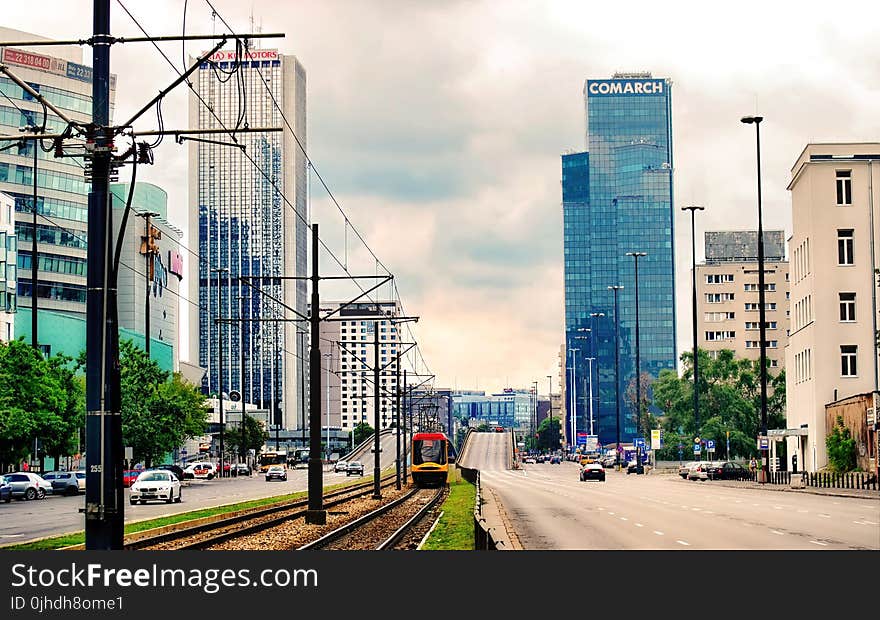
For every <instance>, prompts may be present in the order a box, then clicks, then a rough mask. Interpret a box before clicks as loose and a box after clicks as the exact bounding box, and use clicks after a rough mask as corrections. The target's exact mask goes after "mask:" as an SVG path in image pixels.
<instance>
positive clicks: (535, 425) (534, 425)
mask: <svg viewBox="0 0 880 620" xmlns="http://www.w3.org/2000/svg"><path fill="white" fill-rule="evenodd" d="M532 385H533V386H534V387H535V407H534V408H533V409H532V415H533V416H534V417H533V418H532V420H533V423H532V424H531V425H530V426H531V429H530V430H531V435H532V437H534V436H535V433H536V432H537V431H538V382H537V381H532Z"/></svg>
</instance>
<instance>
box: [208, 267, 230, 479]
mask: <svg viewBox="0 0 880 620" xmlns="http://www.w3.org/2000/svg"><path fill="white" fill-rule="evenodd" d="M211 271H216V272H217V318H216V319H214V322H215V323H217V404H218V407H217V409H218V411H219V413H220V471H219V472H218V473H217V476H218V477H219V478H222V477H223V454H224V446H223V427H224V426H225V421H224V420H223V321H222V317H223V280H222V279H221V277H222V274H223V272H224V271H229V270H228V269H227V268H226V267H215V268H214V269H212V270H211Z"/></svg>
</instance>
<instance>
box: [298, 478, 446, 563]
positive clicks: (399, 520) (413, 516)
mask: <svg viewBox="0 0 880 620" xmlns="http://www.w3.org/2000/svg"><path fill="white" fill-rule="evenodd" d="M446 492H447V487H445V486H443V487H440V488H439V489H419V488H413V489H411V490H408V491H407V492H406V493H404V494H403V495H401V496H400V497H398V498H397V499H395V500H394V501H392V502H389V503H387V504H385V505H383V506H381V507H379V508H377V509H375V510H373V511H370V512H368V513H367V514H365V515H363V516H361V517H359V518H357V519H355V520H354V521H351V522H350V523H347V524H345V525H343V526H342V527H339V528H337V529H335V530H333V531H332V532H329V533H328V534H325V535H324V536H322V537H320V538H318V539H316V540H314V541H312V542H309V543H307V544H304V545H302V546H300V547H298V550H315V549H322V550H378V551H381V550H390V549H401V548H403V549H406V548H409V549H413V548H415V547H416V545H417V544H418V541H419V540H421V538H422V532H423V531H425V530H426V529H427V528H426V527H422V528H419V529H418V530H417V531H416V534H417V535H415V536H414V535H413V533H414V530H415V529H416V528H417V526H418V525H420V524H423V523H424V522H425V521H426V520H427V517H428V516H429V515H432V514H433V511H434V510H436V509H438V507H439V504H440V502H441V501H442V500H443V498H445V497H446Z"/></svg>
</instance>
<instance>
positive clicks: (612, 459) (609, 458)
mask: <svg viewBox="0 0 880 620" xmlns="http://www.w3.org/2000/svg"><path fill="white" fill-rule="evenodd" d="M600 463H601V464H602V466H603V467H614V465H616V464H617V457H616V456H615V455H613V454H606V455H605V456H604V457H602V460H601V461H600Z"/></svg>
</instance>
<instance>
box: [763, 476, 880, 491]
mask: <svg viewBox="0 0 880 620" xmlns="http://www.w3.org/2000/svg"><path fill="white" fill-rule="evenodd" d="M798 473H800V474H801V476H802V477H801V480H802V481H803V484H804V485H805V486H809V487H815V488H821V489H862V490H870V491H877V490H878V489H880V483H878V480H877V474H875V473H869V472H864V471H851V472H847V473H836V472H828V471H819V472H798ZM791 474H792V472H790V471H771V472H768V473H767V482H766V484H784V485H789V484H791ZM748 479H749V480H751V481H753V482H756V481H757V480H758V474H757V472H750V473H749V478H748Z"/></svg>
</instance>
